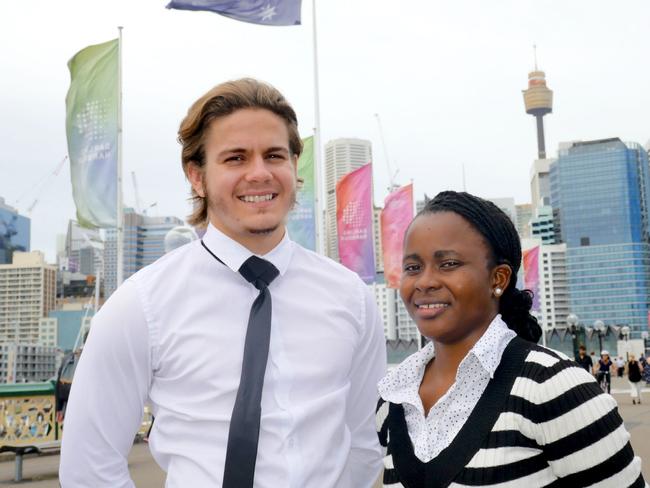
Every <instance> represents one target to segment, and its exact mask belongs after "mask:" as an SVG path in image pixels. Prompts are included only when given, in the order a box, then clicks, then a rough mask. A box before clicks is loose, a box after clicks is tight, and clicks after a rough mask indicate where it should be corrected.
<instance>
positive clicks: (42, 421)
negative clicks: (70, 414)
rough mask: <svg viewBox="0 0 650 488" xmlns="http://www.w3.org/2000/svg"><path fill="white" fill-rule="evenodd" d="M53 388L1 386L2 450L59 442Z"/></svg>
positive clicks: (47, 385)
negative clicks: (4, 448) (5, 447)
mask: <svg viewBox="0 0 650 488" xmlns="http://www.w3.org/2000/svg"><path fill="white" fill-rule="evenodd" d="M55 405H56V403H55V399H54V384H53V383H51V382H47V383H18V384H5V385H0V447H4V446H16V447H19V446H34V445H38V444H43V443H49V442H53V441H56V440H58V429H57V425H56V415H55V413H56V412H55Z"/></svg>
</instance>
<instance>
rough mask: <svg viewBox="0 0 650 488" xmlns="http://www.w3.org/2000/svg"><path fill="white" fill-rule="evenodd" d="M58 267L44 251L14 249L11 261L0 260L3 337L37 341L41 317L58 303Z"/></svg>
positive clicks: (26, 341)
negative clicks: (47, 262) (0, 261)
mask: <svg viewBox="0 0 650 488" xmlns="http://www.w3.org/2000/svg"><path fill="white" fill-rule="evenodd" d="M55 300H56V267H55V266H52V265H49V264H46V263H45V257H44V256H43V253H41V252H39V251H33V252H18V251H16V252H14V254H13V261H12V264H0V338H2V341H17V342H21V343H28V344H31V343H36V342H38V334H39V320H40V319H41V317H46V316H47V314H48V312H49V311H50V310H52V309H53V308H54V306H55Z"/></svg>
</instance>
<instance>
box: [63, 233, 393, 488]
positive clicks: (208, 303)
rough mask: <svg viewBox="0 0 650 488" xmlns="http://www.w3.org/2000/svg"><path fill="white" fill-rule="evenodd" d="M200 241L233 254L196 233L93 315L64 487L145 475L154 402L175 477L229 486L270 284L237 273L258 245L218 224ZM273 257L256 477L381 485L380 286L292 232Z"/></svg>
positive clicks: (265, 482) (183, 482)
mask: <svg viewBox="0 0 650 488" xmlns="http://www.w3.org/2000/svg"><path fill="white" fill-rule="evenodd" d="M203 241H204V242H205V244H206V246H207V247H208V248H209V249H210V250H211V251H212V252H213V253H214V254H215V255H217V256H218V257H219V258H220V259H221V260H222V261H223V262H224V263H225V265H224V264H221V263H219V262H218V261H216V260H215V259H214V258H213V257H212V256H211V255H210V254H209V253H208V252H207V251H206V250H205V249H204V248H203V247H202V246H201V243H200V241H195V242H193V243H191V244H188V245H186V246H183V247H182V248H179V249H177V250H175V251H173V252H172V253H170V254H168V255H166V256H164V257H163V258H161V259H160V260H158V261H156V262H155V263H154V264H152V265H150V266H148V267H146V268H145V269H143V270H141V271H140V272H138V273H136V274H135V275H133V276H132V277H131V278H129V279H128V280H127V281H126V282H125V283H124V285H123V286H121V287H120V288H119V289H118V290H117V291H116V292H115V293H114V294H113V295H112V296H111V297H110V299H109V300H108V301H107V302H106V304H105V305H104V306H103V307H102V309H101V310H100V312H99V313H98V314H97V315H96V316H95V318H94V319H93V322H92V328H91V332H90V335H89V338H88V341H87V343H86V346H85V348H84V351H83V353H82V355H81V360H80V362H79V366H78V368H77V370H76V373H75V377H74V381H73V386H72V391H71V396H70V402H69V404H68V408H67V414H66V421H65V427H64V435H63V446H62V451H61V466H60V473H59V476H60V480H61V483H62V487H63V488H77V487H79V488H80V487H84V488H88V487H92V488H103V487H106V488H108V487H110V488H127V487H133V486H134V485H133V482H132V481H131V479H130V476H129V473H128V468H127V461H126V458H127V455H128V453H129V450H130V449H131V445H132V443H133V438H134V434H135V433H136V431H137V430H138V428H139V425H140V422H141V418H142V412H143V407H144V404H145V402H147V401H150V402H151V404H152V405H153V413H154V415H155V418H156V420H155V422H154V425H153V429H152V432H151V436H150V438H149V446H150V449H151V452H152V455H153V457H154V458H155V459H156V461H157V462H158V464H160V466H161V467H162V468H163V469H164V470H165V471H166V472H167V482H166V486H167V487H168V488H179V487H191V488H203V487H218V486H221V484H222V476H223V464H224V459H225V455H226V443H227V439H228V427H229V421H230V416H231V413H232V408H233V405H234V403H235V396H236V394H237V388H238V386H239V378H240V374H241V366H242V358H243V350H244V339H245V335H246V327H247V323H248V317H249V312H250V307H251V304H252V303H253V301H254V300H255V298H256V297H257V295H258V293H259V292H258V290H256V289H255V288H254V286H253V285H252V284H250V283H248V282H247V281H246V280H245V279H244V278H243V277H242V276H241V275H240V274H239V273H238V272H237V270H238V269H239V267H240V266H241V264H242V263H243V262H244V261H245V260H246V259H247V258H248V257H250V256H251V252H250V251H248V250H247V249H246V248H244V247H243V246H241V245H240V244H238V243H237V242H235V241H233V240H231V239H230V238H228V237H227V236H225V235H224V234H222V233H221V232H219V231H217V230H216V229H215V228H214V227H212V226H209V227H208V230H207V233H206V234H205V236H204V238H203ZM262 257H263V258H264V259H267V260H268V261H270V262H272V263H273V264H274V265H275V266H276V267H277V268H278V270H279V272H280V275H279V276H278V277H277V278H276V279H275V280H274V281H273V282H272V283H271V285H270V287H269V290H270V292H271V297H272V302H273V312H272V313H273V315H272V323H271V344H270V351H269V359H268V364H267V368H266V376H265V380H264V389H263V392H262V417H261V428H260V440H259V448H258V454H257V465H256V469H255V487H258V488H309V487H313V488H327V487H337V488H339V487H340V488H348V487H349V488H361V487H370V486H372V484H373V483H374V481H375V480H376V478H377V476H378V474H379V469H380V466H381V450H380V447H379V444H378V441H377V435H376V432H375V427H374V422H375V421H374V409H375V405H376V400H377V390H376V384H377V381H378V380H379V378H381V376H382V375H383V374H384V372H385V364H386V349H385V341H384V333H383V326H382V322H381V317H380V316H379V313H378V310H377V306H376V304H375V301H374V298H373V296H372V295H371V293H370V291H369V289H368V287H367V286H366V285H364V284H363V282H362V281H361V280H360V279H359V278H358V277H357V276H356V274H354V273H353V272H351V271H349V270H347V269H345V268H344V267H342V266H340V265H339V264H337V263H335V262H333V261H332V260H330V259H328V258H325V257H322V256H319V255H317V254H315V253H313V252H310V251H307V250H305V249H303V248H302V247H300V246H298V245H297V244H295V243H294V242H293V241H291V240H290V239H289V238H288V236H286V235H285V237H284V239H283V240H282V242H281V243H280V244H278V246H277V247H275V248H274V249H273V250H272V251H271V252H269V253H268V254H266V255H264V256H262Z"/></svg>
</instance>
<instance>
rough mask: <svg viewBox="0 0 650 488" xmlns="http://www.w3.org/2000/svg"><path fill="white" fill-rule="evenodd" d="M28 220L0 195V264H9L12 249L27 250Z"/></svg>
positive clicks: (28, 236) (28, 237)
mask: <svg viewBox="0 0 650 488" xmlns="http://www.w3.org/2000/svg"><path fill="white" fill-rule="evenodd" d="M29 240H30V220H29V219H28V218H27V217H24V216H23V215H20V214H19V213H18V210H16V209H15V208H13V207H10V206H9V205H7V204H6V203H5V200H4V198H2V197H0V264H11V255H12V254H13V252H14V251H22V252H28V251H29Z"/></svg>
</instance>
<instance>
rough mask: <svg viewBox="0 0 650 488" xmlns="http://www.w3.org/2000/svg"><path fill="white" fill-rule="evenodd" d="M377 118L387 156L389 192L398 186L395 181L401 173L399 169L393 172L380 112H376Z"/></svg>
mask: <svg viewBox="0 0 650 488" xmlns="http://www.w3.org/2000/svg"><path fill="white" fill-rule="evenodd" d="M375 118H376V119H377V125H378V126H379V137H380V138H381V145H382V147H383V149H384V156H385V158H386V169H387V170H388V185H389V186H388V192H389V193H390V192H392V191H393V190H395V188H397V183H395V177H396V176H397V174H398V173H399V169H397V170H396V171H395V172H394V173H393V169H392V168H391V165H390V157H389V156H388V149H387V147H386V140H385V139H384V129H383V128H382V126H381V118H379V114H375Z"/></svg>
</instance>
